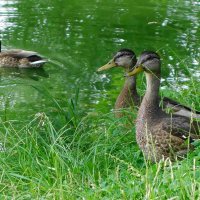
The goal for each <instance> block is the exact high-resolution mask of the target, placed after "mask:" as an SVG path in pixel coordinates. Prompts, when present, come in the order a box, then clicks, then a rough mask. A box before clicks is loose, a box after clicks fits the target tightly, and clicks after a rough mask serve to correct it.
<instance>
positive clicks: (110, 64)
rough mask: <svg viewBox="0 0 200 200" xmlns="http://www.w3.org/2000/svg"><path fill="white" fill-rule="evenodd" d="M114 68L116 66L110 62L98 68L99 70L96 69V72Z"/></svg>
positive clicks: (112, 61)
mask: <svg viewBox="0 0 200 200" xmlns="http://www.w3.org/2000/svg"><path fill="white" fill-rule="evenodd" d="M113 67H116V64H115V62H114V60H113V59H112V60H110V61H109V62H108V63H107V64H105V65H104V66H102V67H100V68H99V69H97V71H98V72H100V71H104V70H107V69H110V68H113Z"/></svg>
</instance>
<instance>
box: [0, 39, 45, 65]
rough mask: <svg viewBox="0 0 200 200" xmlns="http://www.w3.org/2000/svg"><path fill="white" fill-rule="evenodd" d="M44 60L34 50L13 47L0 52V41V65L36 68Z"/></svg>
mask: <svg viewBox="0 0 200 200" xmlns="http://www.w3.org/2000/svg"><path fill="white" fill-rule="evenodd" d="M46 62H47V61H46V60H44V59H43V58H42V57H41V56H39V55H38V53H37V52H34V51H25V50H21V49H13V50H8V51H4V52H1V42H0V67H18V68H38V67H42V66H43V65H44V64H45V63H46Z"/></svg>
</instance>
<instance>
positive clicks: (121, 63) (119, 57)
mask: <svg viewBox="0 0 200 200" xmlns="http://www.w3.org/2000/svg"><path fill="white" fill-rule="evenodd" d="M136 62H137V58H136V54H135V52H134V51H133V50H131V49H128V48H123V49H121V50H119V51H118V52H117V53H116V54H115V55H114V57H113V58H112V59H111V60H110V61H109V62H108V63H107V64H105V65H103V66H102V67H100V68H98V69H97V71H98V72H101V71H104V70H108V69H111V68H118V67H120V68H122V69H124V70H125V73H128V72H129V71H130V70H131V69H132V68H133V67H134V65H135V64H136ZM141 100H142V97H141V96H140V95H139V94H138V92H137V87H136V76H130V77H126V79H125V83H124V86H123V88H122V90H121V92H120V94H119V95H118V97H117V99H116V102H115V105H114V111H115V112H114V113H115V116H116V117H117V118H121V117H123V116H124V115H125V113H124V112H122V110H123V109H124V108H128V107H136V108H138V107H139V106H140V103H141ZM160 101H161V98H160ZM162 104H163V109H164V110H168V111H170V112H171V113H172V114H173V115H181V116H186V117H189V118H191V117H192V118H200V112H199V111H196V110H192V109H191V108H190V107H187V106H185V105H182V104H181V103H179V102H177V101H175V100H172V99H170V98H168V97H163V99H162Z"/></svg>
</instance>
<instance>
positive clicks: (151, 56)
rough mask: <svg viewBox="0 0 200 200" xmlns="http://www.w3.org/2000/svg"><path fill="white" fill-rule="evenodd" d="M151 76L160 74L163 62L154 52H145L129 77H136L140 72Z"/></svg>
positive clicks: (129, 73)
mask: <svg viewBox="0 0 200 200" xmlns="http://www.w3.org/2000/svg"><path fill="white" fill-rule="evenodd" d="M142 71H144V72H146V73H151V74H160V71H161V61H160V56H159V55H158V54H157V53H156V52H153V51H144V52H142V54H141V55H140V57H139V58H138V61H137V63H136V65H135V66H134V67H133V69H132V70H131V71H130V72H128V73H127V76H134V75H136V74H138V73H140V72H142Z"/></svg>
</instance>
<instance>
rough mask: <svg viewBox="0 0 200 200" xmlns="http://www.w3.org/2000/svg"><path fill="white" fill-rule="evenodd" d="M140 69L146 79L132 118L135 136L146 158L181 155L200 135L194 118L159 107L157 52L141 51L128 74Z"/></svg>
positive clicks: (158, 61) (158, 59)
mask: <svg viewBox="0 0 200 200" xmlns="http://www.w3.org/2000/svg"><path fill="white" fill-rule="evenodd" d="M140 72H144V73H145V76H146V81H147V89H146V93H145V95H144V97H143V99H142V103H141V105H140V108H139V111H138V116H137V120H136V140H137V143H138V145H139V147H140V148H141V150H142V151H143V154H144V156H145V158H146V159H147V160H150V161H152V162H158V161H160V160H161V159H163V158H164V159H166V158H170V159H172V160H174V159H176V158H182V157H184V155H186V154H187V152H188V151H189V150H192V149H193V145H192V142H194V141H195V140H196V139H200V135H196V133H199V129H198V128H199V127H198V124H197V122H191V120H190V119H189V118H188V117H184V116H172V115H170V114H166V113H165V112H164V111H163V110H162V109H161V108H160V107H159V101H160V99H159V87H160V78H161V62H160V57H159V55H158V54H157V53H155V52H151V51H144V52H143V53H142V54H141V55H140V57H139V59H138V61H137V63H136V65H135V67H134V68H133V70H132V71H131V72H129V73H128V76H133V75H136V74H138V73H140Z"/></svg>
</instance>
